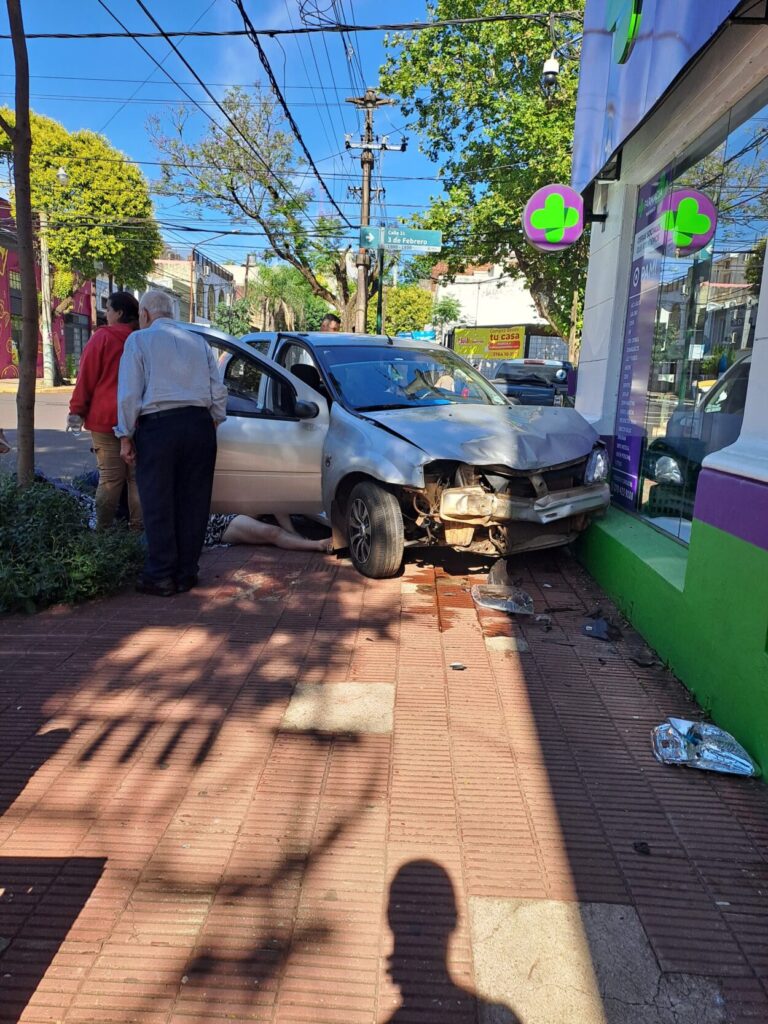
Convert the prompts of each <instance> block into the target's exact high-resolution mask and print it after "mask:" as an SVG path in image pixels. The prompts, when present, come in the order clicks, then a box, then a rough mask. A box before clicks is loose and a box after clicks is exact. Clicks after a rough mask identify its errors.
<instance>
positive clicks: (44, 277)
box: [40, 210, 56, 388]
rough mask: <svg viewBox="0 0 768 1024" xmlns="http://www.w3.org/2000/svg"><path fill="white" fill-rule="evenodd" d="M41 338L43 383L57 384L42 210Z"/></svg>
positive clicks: (45, 236) (44, 213) (46, 214)
mask: <svg viewBox="0 0 768 1024" xmlns="http://www.w3.org/2000/svg"><path fill="white" fill-rule="evenodd" d="M40 298H41V311H40V312H41V319H40V339H41V341H42V343H43V383H44V384H45V386H46V387H47V388H52V387H53V385H54V384H55V382H56V381H55V373H54V356H53V324H52V322H51V264H50V260H49V259H48V213H47V211H46V210H40Z"/></svg>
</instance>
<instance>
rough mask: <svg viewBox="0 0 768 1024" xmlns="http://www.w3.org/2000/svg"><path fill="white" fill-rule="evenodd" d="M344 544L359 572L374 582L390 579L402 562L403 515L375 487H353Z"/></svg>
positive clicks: (394, 502) (389, 497) (367, 483)
mask: <svg viewBox="0 0 768 1024" xmlns="http://www.w3.org/2000/svg"><path fill="white" fill-rule="evenodd" d="M346 523H347V543H348V544H349V554H350V557H351V559H352V562H353V564H354V566H355V568H356V569H357V571H358V572H359V573H362V575H363V576H369V577H370V578H371V579H374V580H383V579H387V578H388V577H389V576H394V575H395V573H396V572H397V571H398V569H399V568H400V566H401V565H402V562H403V548H404V539H405V538H404V534H403V513H402V512H401V511H400V506H399V505H398V503H397V499H396V498H395V496H394V495H393V494H390V493H389V491H385V490H384V488H383V487H380V486H379V484H375V483H373V482H372V481H367V480H365V481H363V482H361V483H359V484H355V486H354V487H353V488H352V492H351V493H350V495H349V500H348V502H347V514H346Z"/></svg>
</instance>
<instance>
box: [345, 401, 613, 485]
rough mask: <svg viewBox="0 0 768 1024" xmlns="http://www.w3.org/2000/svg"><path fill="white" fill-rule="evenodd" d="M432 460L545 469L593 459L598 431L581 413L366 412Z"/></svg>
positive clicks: (537, 409) (512, 409) (477, 409)
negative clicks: (589, 456) (590, 457)
mask: <svg viewBox="0 0 768 1024" xmlns="http://www.w3.org/2000/svg"><path fill="white" fill-rule="evenodd" d="M363 415H364V417H365V418H366V419H370V420H373V421H374V422H375V423H379V424H381V425H382V426H384V427H386V428H387V429H388V430H391V431H393V432H394V433H397V434H399V435H400V437H402V438H404V439H405V440H406V441H409V442H410V443H411V444H414V445H417V446H418V447H419V448H421V449H423V450H424V451H425V452H427V454H428V455H429V456H430V457H431V458H432V459H451V460H456V461H458V462H467V463H470V464H471V465H475V466H509V467H510V468H511V469H517V470H530V469H543V468H546V467H548V466H556V465H560V464H562V463H564V462H571V461H573V460H575V459H580V458H583V457H584V456H585V455H588V454H589V453H590V452H591V451H592V448H593V447H594V445H595V443H596V442H597V441H598V434H597V432H596V431H595V430H594V429H593V428H592V427H591V426H590V425H589V424H588V423H587V421H586V420H585V419H584V418H583V416H581V415H580V414H579V413H578V412H576V410H575V409H566V408H560V407H553V408H548V407H541V406H528V407H526V406H501V405H498V406H494V405H437V406H434V405H433V406H424V407H422V408H414V409H389V410H382V411H381V412H366V413H364V414H363Z"/></svg>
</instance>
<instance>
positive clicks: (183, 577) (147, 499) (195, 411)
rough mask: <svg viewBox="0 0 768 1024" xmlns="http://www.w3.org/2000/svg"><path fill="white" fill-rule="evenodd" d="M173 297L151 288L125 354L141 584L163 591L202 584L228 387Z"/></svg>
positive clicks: (125, 412) (126, 449)
mask: <svg viewBox="0 0 768 1024" xmlns="http://www.w3.org/2000/svg"><path fill="white" fill-rule="evenodd" d="M172 315H173V307H172V305H171V297H170V296H169V295H167V294H166V293H165V292H161V291H148V292H146V294H145V295H143V296H142V298H141V300H140V301H139V328H140V329H139V330H138V331H134V333H133V334H132V335H131V336H130V337H129V339H128V341H127V342H126V344H125V349H124V350H123V356H122V359H121V361H120V372H119V376H118V385H117V426H116V427H115V434H116V435H117V436H118V437H119V438H120V454H121V455H122V457H123V459H124V460H125V461H126V462H127V463H129V464H132V463H134V462H135V464H136V482H137V483H138V487H139V496H140V498H141V505H142V509H143V511H144V528H145V531H146V536H147V557H146V561H145V563H144V573H143V576H142V579H141V581H140V583H139V585H138V587H137V590H139V591H140V592H141V593H144V594H154V595H156V596H158V597H170V596H171V594H177V593H182V592H183V591H187V590H191V589H192V587H194V586H196V585H197V573H198V559H199V558H200V551H201V550H202V547H203V540H204V538H205V530H206V526H207V523H208V513H209V511H210V505H211V490H212V488H213V470H214V466H215V463H216V427H217V426H218V425H219V423H221V422H222V421H223V420H224V419H225V418H226V404H227V389H226V388H225V387H224V385H223V384H222V381H221V375H220V373H219V368H218V366H217V363H216V358H215V356H214V354H213V351H212V349H211V347H210V346H209V345H208V343H207V342H206V341H205V339H204V338H203V337H202V336H201V335H199V334H195V333H193V332H192V331H185V330H184V329H183V328H182V327H179V326H178V325H176V324H175V323H173V321H172Z"/></svg>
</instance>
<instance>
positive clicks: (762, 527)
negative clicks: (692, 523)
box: [693, 469, 768, 551]
mask: <svg viewBox="0 0 768 1024" xmlns="http://www.w3.org/2000/svg"><path fill="white" fill-rule="evenodd" d="M693 516H694V519H700V520H701V521H702V522H703V523H708V524H709V525H710V526H715V527H717V529H719V530H723V531H725V533H730V534H731V535H732V536H733V537H738V538H739V539H740V540H744V541H747V543H748V544H754V545H755V546H756V547H759V548H762V549H763V550H764V551H768V484H766V483H762V482H760V481H759V480H747V479H745V478H744V477H741V476H733V475H732V474H730V473H718V472H717V471H716V470H713V469H702V471H701V473H700V474H699V482H698V487H697V489H696V504H695V506H694V512H693Z"/></svg>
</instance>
